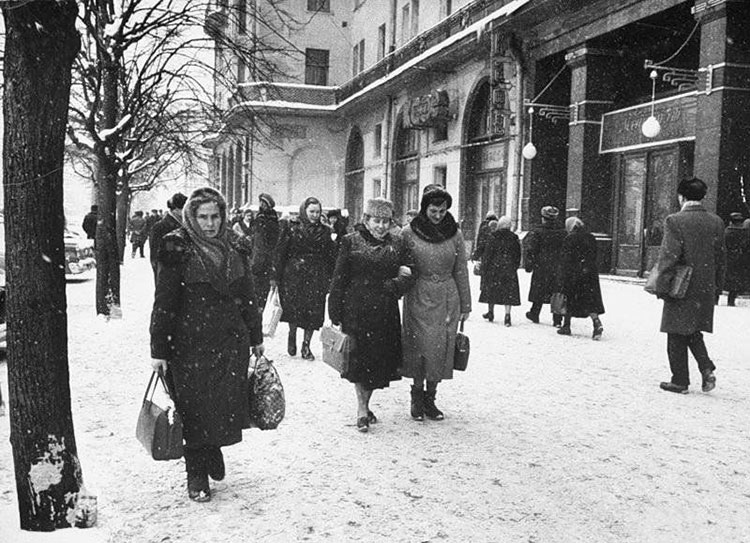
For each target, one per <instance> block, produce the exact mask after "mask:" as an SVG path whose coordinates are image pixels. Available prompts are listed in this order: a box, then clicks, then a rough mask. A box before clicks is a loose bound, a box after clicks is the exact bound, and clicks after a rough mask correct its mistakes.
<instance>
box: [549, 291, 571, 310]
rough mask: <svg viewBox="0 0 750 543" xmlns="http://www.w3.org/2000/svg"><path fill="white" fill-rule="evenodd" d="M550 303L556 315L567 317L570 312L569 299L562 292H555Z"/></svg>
mask: <svg viewBox="0 0 750 543" xmlns="http://www.w3.org/2000/svg"><path fill="white" fill-rule="evenodd" d="M549 302H550V308H551V310H552V313H554V314H555V315H565V314H566V313H567V312H568V297H567V296H565V294H563V293H562V292H553V293H552V296H551V297H550V301H549Z"/></svg>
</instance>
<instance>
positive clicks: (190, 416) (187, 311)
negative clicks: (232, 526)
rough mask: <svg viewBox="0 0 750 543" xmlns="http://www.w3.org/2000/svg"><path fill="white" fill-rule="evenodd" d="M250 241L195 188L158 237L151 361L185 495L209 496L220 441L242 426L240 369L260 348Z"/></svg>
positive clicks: (243, 376) (220, 204)
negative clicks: (165, 394) (176, 224)
mask: <svg viewBox="0 0 750 543" xmlns="http://www.w3.org/2000/svg"><path fill="white" fill-rule="evenodd" d="M249 254H250V246H249V245H248V244H247V240H246V239H245V238H244V237H241V236H239V235H237V234H236V233H235V232H234V231H232V229H231V228H229V227H228V224H227V216H226V202H225V201H224V198H223V197H222V195H221V194H219V193H218V192H217V191H216V190H214V189H212V188H208V187H206V188H200V189H197V190H195V191H194V192H193V193H192V195H191V196H190V198H189V199H188V201H187V202H186V204H185V207H184V208H183V224H182V226H181V227H180V228H178V229H177V230H174V231H172V232H170V233H169V234H167V235H166V236H164V239H163V241H162V245H161V250H160V253H159V257H158V268H159V269H158V274H157V283H156V294H155V298H154V307H153V311H152V313H151V330H150V331H151V358H152V360H151V364H152V366H153V368H154V370H155V371H160V372H166V380H167V383H168V384H169V385H170V387H169V388H170V390H171V392H172V396H173V400H174V402H175V405H176V407H177V410H178V411H179V413H180V415H181V416H182V420H183V438H184V440H185V448H184V451H185V453H184V454H185V467H186V470H187V488H188V495H189V497H190V498H191V499H192V500H195V501H201V502H202V501H208V500H210V499H211V490H210V488H209V484H208V477H209V476H210V477H211V478H212V479H214V480H217V481H218V480H221V479H223V478H224V472H225V468H224V458H223V455H222V453H221V447H226V446H228V445H233V444H234V443H238V442H239V441H241V440H242V429H243V428H247V427H248V425H249V406H248V383H247V370H248V362H249V359H250V354H251V351H252V353H253V354H255V355H256V356H260V355H262V354H263V336H262V331H261V323H260V314H259V312H258V309H257V305H256V301H255V297H254V295H253V289H252V279H251V277H250V271H249V266H248V263H247V258H248V256H249Z"/></svg>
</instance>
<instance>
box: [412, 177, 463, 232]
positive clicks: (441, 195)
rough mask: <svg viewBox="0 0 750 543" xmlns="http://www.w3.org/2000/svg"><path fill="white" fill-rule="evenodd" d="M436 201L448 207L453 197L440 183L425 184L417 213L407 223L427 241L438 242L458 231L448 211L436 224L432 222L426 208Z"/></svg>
mask: <svg viewBox="0 0 750 543" xmlns="http://www.w3.org/2000/svg"><path fill="white" fill-rule="evenodd" d="M436 202H440V203H442V202H445V203H446V205H447V208H448V209H450V207H451V205H452V204H453V198H452V197H451V195H450V194H449V193H448V191H446V190H445V189H444V188H443V187H441V186H440V185H427V186H426V187H425V188H424V191H423V192H422V201H421V203H420V206H419V215H417V216H416V217H414V218H413V219H412V221H411V222H410V223H409V224H410V225H411V229H412V230H413V231H414V233H415V234H416V235H417V236H419V237H420V238H421V239H423V240H425V241H426V242H428V243H440V242H442V241H445V240H448V239H451V238H452V237H453V236H455V235H456V232H458V223H456V220H455V219H454V218H453V215H451V214H450V213H449V212H446V214H445V217H443V220H442V221H440V222H439V223H438V224H433V222H432V221H431V220H430V219H429V218H428V217H427V208H428V207H429V206H430V205H431V204H435V203H436ZM438 205H439V204H438Z"/></svg>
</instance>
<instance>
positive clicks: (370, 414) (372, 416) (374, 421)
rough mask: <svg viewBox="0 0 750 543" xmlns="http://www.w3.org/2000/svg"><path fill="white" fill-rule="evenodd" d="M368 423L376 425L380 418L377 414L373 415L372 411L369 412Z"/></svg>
mask: <svg viewBox="0 0 750 543" xmlns="http://www.w3.org/2000/svg"><path fill="white" fill-rule="evenodd" d="M367 422H369V423H370V424H375V423H376V422H378V417H376V416H375V413H373V412H372V411H368V412H367Z"/></svg>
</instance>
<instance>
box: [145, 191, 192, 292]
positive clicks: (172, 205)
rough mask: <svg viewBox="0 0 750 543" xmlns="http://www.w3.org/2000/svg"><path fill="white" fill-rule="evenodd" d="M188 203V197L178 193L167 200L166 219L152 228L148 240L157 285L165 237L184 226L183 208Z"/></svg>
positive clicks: (159, 221)
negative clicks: (157, 274) (157, 273)
mask: <svg viewBox="0 0 750 543" xmlns="http://www.w3.org/2000/svg"><path fill="white" fill-rule="evenodd" d="M185 202H187V196H185V195H184V194H182V193H181V192H176V193H174V194H173V195H172V197H171V198H170V199H169V200H167V209H168V211H167V213H166V215H164V217H163V218H162V219H160V220H158V221H157V222H156V223H155V224H154V226H153V227H152V228H151V233H150V235H149V238H148V246H149V254H148V256H149V258H150V260H151V268H152V269H153V270H154V283H156V272H157V271H158V270H157V258H158V256H159V251H160V250H161V244H162V239H164V236H166V235H167V234H169V233H170V232H171V231H172V230H174V229H175V228H179V227H180V226H181V225H182V208H183V207H185Z"/></svg>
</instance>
